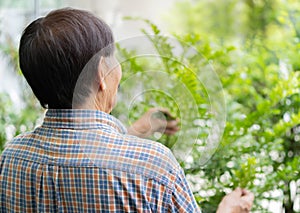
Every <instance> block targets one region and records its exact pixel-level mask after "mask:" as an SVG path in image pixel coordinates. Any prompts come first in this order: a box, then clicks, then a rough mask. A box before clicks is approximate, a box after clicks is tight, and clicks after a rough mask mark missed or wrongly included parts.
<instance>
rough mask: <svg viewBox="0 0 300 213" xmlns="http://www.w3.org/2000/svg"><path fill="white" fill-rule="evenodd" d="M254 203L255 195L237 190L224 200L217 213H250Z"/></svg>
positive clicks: (243, 190)
mask: <svg viewBox="0 0 300 213" xmlns="http://www.w3.org/2000/svg"><path fill="white" fill-rule="evenodd" d="M253 201H254V195H253V193H251V192H249V191H247V190H245V189H241V188H236V189H235V190H234V191H233V192H231V193H229V194H228V195H226V196H225V197H224V198H223V199H222V201H221V203H220V204H219V207H218V210H217V213H247V212H250V210H251V208H252V205H253Z"/></svg>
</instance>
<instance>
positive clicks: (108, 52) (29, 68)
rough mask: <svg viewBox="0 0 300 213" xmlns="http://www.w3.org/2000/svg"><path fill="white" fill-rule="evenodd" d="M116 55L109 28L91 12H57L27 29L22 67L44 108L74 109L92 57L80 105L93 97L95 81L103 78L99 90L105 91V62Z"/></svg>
mask: <svg viewBox="0 0 300 213" xmlns="http://www.w3.org/2000/svg"><path fill="white" fill-rule="evenodd" d="M99 51H100V52H99ZM113 54H114V39H113V35H112V32H111V29H110V28H109V26H108V25H107V24H105V23H104V22H103V21H102V20H100V19H98V18H97V17H95V16H94V15H92V14H91V13H89V12H87V11H82V10H75V9H60V10H56V11H53V12H51V13H49V14H48V15H47V16H46V17H43V18H39V19H37V20H35V21H33V22H32V23H31V24H30V25H29V26H28V27H27V28H26V29H25V30H24V32H23V35H22V37H21V41H20V48H19V56H20V59H19V60H20V68H21V70H22V72H23V74H24V76H25V78H26V80H27V82H28V83H29V85H30V86H31V88H32V90H33V92H34V94H35V96H36V97H37V98H38V100H39V101H40V103H41V105H42V106H43V107H44V108H64V109H66V108H72V102H73V93H74V89H75V85H76V83H77V80H78V78H79V76H80V75H81V73H82V70H83V69H84V67H86V65H87V63H88V62H89V61H90V59H91V58H93V61H94V63H89V65H88V74H87V75H86V77H85V80H84V81H82V82H81V84H82V85H81V90H80V92H79V94H78V93H77V94H76V104H78V105H80V104H83V103H84V102H85V101H86V99H87V98H88V97H89V96H90V94H91V84H92V82H91V80H92V79H99V80H98V81H97V82H98V83H99V87H98V88H99V90H103V89H104V90H105V89H106V88H105V86H106V85H105V83H104V82H102V80H103V79H104V78H105V77H106V76H105V75H106V74H105V73H104V74H103V70H102V74H101V72H99V71H101V70H99V69H104V67H107V66H104V65H105V64H107V63H105V61H106V60H101V59H103V58H111V57H112V56H113ZM93 56H94V57H93ZM85 70H87V69H86V68H85ZM85 72H86V71H85ZM103 83H104V84H103ZM118 83H119V82H117V84H118ZM103 85H104V86H103ZM100 101H101V100H100Z"/></svg>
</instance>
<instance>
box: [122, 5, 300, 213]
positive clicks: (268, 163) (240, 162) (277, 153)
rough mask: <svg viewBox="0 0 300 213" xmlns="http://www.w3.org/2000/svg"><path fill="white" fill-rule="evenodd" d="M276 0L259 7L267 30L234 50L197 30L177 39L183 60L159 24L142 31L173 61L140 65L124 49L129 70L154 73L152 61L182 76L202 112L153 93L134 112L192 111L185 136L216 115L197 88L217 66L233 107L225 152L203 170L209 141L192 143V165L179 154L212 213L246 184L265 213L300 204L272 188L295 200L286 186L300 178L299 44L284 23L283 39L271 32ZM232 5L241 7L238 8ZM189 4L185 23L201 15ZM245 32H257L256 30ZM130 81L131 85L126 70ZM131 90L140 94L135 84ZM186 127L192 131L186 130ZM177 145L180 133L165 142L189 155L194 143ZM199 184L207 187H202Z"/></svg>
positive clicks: (223, 145)
mask: <svg viewBox="0 0 300 213" xmlns="http://www.w3.org/2000/svg"><path fill="white" fill-rule="evenodd" d="M233 2H234V1H233ZM255 2H256V1H255ZM202 3H203V2H202ZM202 3H199V4H202ZM210 3H211V2H210ZM235 3H236V2H235ZM248 3H250V1H248V2H247V4H248ZM271 3H272V2H271V1H266V4H264V6H262V8H255V9H256V10H257V11H260V12H261V13H264V12H263V11H265V10H268V13H267V14H264V15H265V16H267V17H269V16H271V17H270V18H268V19H267V21H265V25H264V26H261V27H259V32H254V31H253V30H252V33H253V35H254V36H249V38H247V39H246V40H244V41H245V43H244V45H243V46H240V45H237V46H236V47H233V45H230V43H229V42H227V45H226V46H224V42H222V41H221V43H220V45H216V43H214V42H215V41H216V40H215V39H213V38H212V39H208V37H207V36H202V34H198V33H197V32H195V31H193V33H188V34H180V35H177V36H176V38H177V39H178V40H180V45H181V48H182V50H183V51H182V52H181V55H179V56H178V53H175V48H174V46H172V45H171V41H170V39H169V38H166V37H164V36H163V35H162V34H161V32H160V30H159V29H158V28H157V27H156V26H155V25H154V24H153V23H151V22H150V21H146V23H147V24H148V25H149V28H150V32H149V31H146V30H142V31H143V32H144V33H145V34H146V35H148V34H149V33H150V34H154V35H155V36H148V39H149V40H150V41H151V43H152V44H153V46H154V47H155V49H156V51H157V52H158V53H159V55H161V56H167V57H162V60H161V61H160V62H156V61H153V60H152V59H148V61H147V59H145V58H144V59H143V60H142V61H139V60H137V59H136V58H135V57H132V56H134V55H135V54H136V53H135V52H134V51H133V52H128V51H126V50H125V49H122V48H120V47H119V48H120V50H121V53H122V54H123V56H124V57H125V58H129V60H128V61H127V63H126V64H123V70H124V73H125V72H126V70H130V71H131V72H134V73H141V74H143V73H144V71H145V70H148V69H149V67H150V65H149V64H151V66H152V67H155V68H156V69H158V68H159V67H160V69H162V68H161V67H163V70H166V72H167V73H168V74H169V75H170V76H172V75H174V76H175V78H176V79H180V81H181V82H183V84H184V85H185V86H186V87H187V88H188V90H189V91H190V93H192V98H193V99H195V100H196V102H197V106H198V107H197V108H192V107H191V106H190V105H188V104H180V105H179V107H178V106H177V107H175V102H176V101H175V102H174V103H172V104H170V105H169V103H170V101H166V98H165V97H164V95H163V94H155V95H153V94H152V95H151V97H150V96H148V97H147V98H145V100H146V101H145V103H143V105H142V104H140V103H136V106H135V108H133V109H132V110H131V111H130V113H131V114H132V115H135V116H134V117H136V118H137V117H139V116H140V115H141V114H142V113H143V112H145V110H147V107H146V106H147V104H149V103H153V106H164V107H168V108H171V110H172V112H173V113H174V115H176V116H178V117H180V118H182V117H181V116H182V113H184V112H188V113H189V114H192V115H191V116H187V117H184V119H181V121H182V127H183V132H184V133H182V134H189V131H188V130H191V129H193V128H195V126H193V125H191V124H193V123H195V121H196V120H198V119H200V120H201V121H204V123H209V121H210V120H211V119H212V118H213V117H212V116H209V115H208V113H207V112H208V109H209V106H210V104H211V103H210V102H209V98H208V96H207V93H206V92H205V87H204V85H201V84H200V83H199V81H198V80H197V76H199V75H203V74H207V69H206V67H207V64H209V63H212V64H213V65H214V68H215V71H216V72H217V73H218V75H219V78H220V80H221V82H222V84H223V87H224V91H223V92H224V94H225V97H226V102H227V112H226V116H227V123H226V128H225V132H224V135H223V138H222V141H221V144H220V146H219V149H218V150H217V152H216V153H215V154H214V155H213V156H212V158H211V159H210V161H208V162H207V164H206V165H205V166H202V165H201V163H200V162H199V161H200V160H199V159H201V156H202V155H203V154H204V153H203V152H202V151H201V150H203V149H201V148H203V147H204V146H205V145H206V144H205V143H195V144H193V149H192V151H191V152H190V153H189V154H190V157H191V158H189V160H188V161H186V160H183V159H181V158H180V157H178V156H177V157H178V158H179V160H182V161H181V165H182V166H183V168H184V170H185V173H186V174H187V176H188V177H189V178H190V182H191V183H193V185H194V190H195V197H196V200H197V201H198V202H199V205H200V206H201V207H202V209H203V211H204V212H214V211H215V210H216V208H217V206H218V203H219V202H220V201H221V199H222V197H223V196H224V194H225V193H224V192H225V191H228V190H230V189H233V188H235V187H237V186H240V187H243V188H244V187H245V188H247V189H250V190H251V191H253V192H254V193H255V196H256V200H255V207H254V209H255V210H257V211H259V212H267V211H268V210H267V209H266V208H264V207H263V204H262V203H263V202H266V200H269V201H270V200H275V201H281V202H283V203H284V206H289V208H290V209H293V205H294V204H293V202H295V200H293V199H292V198H290V199H287V200H290V202H291V203H290V204H289V205H287V204H286V201H285V200H286V199H284V198H283V197H274V196H272V191H274V190H282V192H283V193H284V194H285V196H289V194H288V192H290V191H289V190H287V189H289V187H290V183H291V182H292V181H298V180H299V179H300V175H299V171H298V170H299V164H298V163H299V154H300V144H299V143H300V139H299V133H300V131H299V120H300V117H299V113H300V112H299V106H300V97H299V93H300V78H299V77H300V76H299V75H300V72H299V71H298V70H297V69H296V68H299V66H298V61H297V60H295V59H294V58H295V55H297V57H298V59H299V58H300V55H299V49H295V48H294V47H295V46H297V47H298V46H299V38H298V37H297V34H296V33H295V31H293V30H294V29H293V28H289V30H290V31H289V32H287V31H286V27H287V25H284V28H285V31H284V32H283V29H282V27H283V26H282V25H281V23H278V24H277V25H276V27H274V26H273V28H274V31H275V32H276V33H281V34H282V36H281V38H283V37H284V38H285V41H284V42H283V41H281V40H280V39H278V38H274V37H273V36H271V35H269V32H268V30H269V29H270V28H271V26H270V25H273V24H274V18H275V17H274V13H276V12H278V11H274V10H275V9H274V8H278V7H277V6H275V5H273V4H272V5H271ZM268 4H269V5H268ZM180 5H181V4H180ZM182 6H183V4H182ZM233 6H235V5H234V3H233ZM252 6H253V7H254V6H255V5H252ZM260 6H261V5H256V6H255V7H260ZM185 7H187V5H186V4H184V6H183V7H182V8H180V9H179V8H178V10H181V9H182V10H185V9H186V8H185ZM188 7H191V8H193V9H192V10H191V11H189V12H186V13H188V14H190V15H189V16H188V17H186V18H189V17H191V16H193V15H195V16H199V14H194V11H193V10H194V9H195V8H194V7H193V6H188ZM202 9H203V8H202ZM186 13H183V14H186ZM257 13H259V12H257ZM271 14H273V15H271ZM229 15H230V14H229ZM262 18H263V17H262ZM264 18H266V17H264ZM181 21H182V20H181ZM187 23H188V22H187ZM187 25H188V24H185V26H187ZM196 26H198V25H196V24H195V23H193V24H191V25H189V27H196ZM288 26H290V25H288ZM247 30H251V26H250V27H249V28H248V29H247ZM200 32H201V30H200ZM262 33H263V34H264V35H266V36H267V37H265V38H263V39H262V37H261V36H260V35H261V34H262ZM189 45H192V46H193V47H194V48H196V49H197V50H198V51H199V52H200V53H201V54H190V53H189V52H188V51H185V50H188V49H189ZM288 47H290V48H288ZM282 52H286V53H288V54H283V53H282ZM289 56H291V57H289ZM174 58H175V59H176V60H178V61H184V63H185V64H188V67H189V69H191V70H192V71H193V72H194V73H196V75H194V76H191V75H189V70H187V69H184V68H182V67H181V66H182V65H181V64H180V63H174V62H173V60H170V59H174ZM155 64H156V65H155ZM149 78H150V77H149V76H148V77H147V78H145V79H144V80H145V81H144V82H147V80H148V79H149ZM124 80H125V81H126V73H125V76H124ZM147 84H148V82H147ZM132 85H134V84H131V86H132ZM150 86H151V84H150ZM152 86H153V85H152ZM123 89H124V90H126V89H127V88H123ZM131 89H133V90H134V87H132V88H131ZM170 91H176V92H175V93H172V92H170V94H171V96H172V95H178V94H179V93H180V91H178V90H176V88H175V87H172V85H171V86H170ZM185 100H186V99H185ZM121 102H122V101H121ZM148 106H149V105H148ZM150 106H151V105H150ZM203 106H205V107H203ZM174 107H175V110H174ZM122 109H123V108H118V109H117V110H116V111H118V114H122V112H121V111H122ZM178 110H179V111H178ZM196 111H198V113H199V114H198V117H197V116H196V117H195V114H193V112H196ZM224 113H225V112H224ZM185 119H186V120H185ZM185 126H186V127H187V128H186V129H184V127H185ZM200 129H201V130H200V132H198V136H197V138H198V139H199V140H200V141H205V138H206V137H207V136H208V134H207V131H208V129H209V127H208V126H205V125H204V126H201V128H200ZM193 136H195V135H193ZM191 138H193V137H187V139H191ZM178 140H180V137H176V136H174V137H168V138H167V137H162V138H160V139H159V141H160V142H162V143H163V144H165V145H167V146H169V147H170V148H171V149H173V150H174V144H176V143H177V144H178V143H182V144H183V145H182V146H181V148H182V149H183V150H184V148H183V147H184V146H190V145H191V144H190V143H189V142H186V141H178ZM199 182H203V184H200V185H199ZM286 193H287V194H286ZM294 199H295V198H294ZM286 209H287V208H286ZM292 211H293V210H292Z"/></svg>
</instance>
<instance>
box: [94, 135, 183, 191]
mask: <svg viewBox="0 0 300 213" xmlns="http://www.w3.org/2000/svg"><path fill="white" fill-rule="evenodd" d="M111 142H112V143H110V144H109V145H108V146H107V149H106V150H105V152H106V155H105V156H98V155H94V156H95V157H96V158H97V159H96V158H95V157H94V158H93V161H94V162H95V164H96V165H98V163H99V166H100V167H102V168H103V167H107V166H108V167H110V168H111V169H116V170H121V171H125V172H129V173H132V174H138V175H142V176H145V177H147V178H151V179H155V180H157V181H159V182H161V183H164V184H166V185H169V184H170V183H172V182H174V180H175V178H176V174H177V173H178V172H179V169H180V167H179V164H178V162H177V161H176V159H175V157H174V155H173V154H172V152H171V151H170V149H168V148H167V147H166V146H164V145H163V144H161V143H159V142H155V141H151V140H146V139H142V138H138V137H135V136H131V135H119V136H117V137H116V138H115V139H114V141H111ZM101 149H102V148H101ZM94 151H95V150H94Z"/></svg>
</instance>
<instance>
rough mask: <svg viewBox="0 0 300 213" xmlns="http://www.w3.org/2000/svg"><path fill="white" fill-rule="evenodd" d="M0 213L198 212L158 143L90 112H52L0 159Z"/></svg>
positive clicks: (173, 162) (182, 179)
mask: <svg viewBox="0 0 300 213" xmlns="http://www.w3.org/2000/svg"><path fill="white" fill-rule="evenodd" d="M0 212H200V209H199V208H198V206H197V204H196V202H195V200H194V198H193V195H192V192H191V190H190V188H189V186H188V184H187V181H186V179H185V176H184V173H183V171H182V169H181V168H180V166H179V165H178V163H177V161H176V160H175V158H174V157H173V155H172V153H171V152H170V151H169V149H167V148H166V147H164V146H163V145H161V144H159V143H157V142H153V141H149V140H144V139H140V138H137V137H134V136H130V135H127V134H126V129H125V127H124V126H123V125H122V124H121V123H120V121H119V120H117V119H116V118H114V117H113V116H110V115H108V114H106V113H103V112H100V111H94V110H57V109H56V110H54V109H50V110H48V111H47V113H46V117H45V119H44V122H43V124H42V125H41V126H40V127H38V128H36V129H35V130H34V131H32V132H29V133H26V134H23V135H20V136H18V137H16V138H14V139H13V140H12V141H11V142H9V143H7V145H6V148H5V150H4V152H3V153H2V155H1V156H0Z"/></svg>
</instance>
